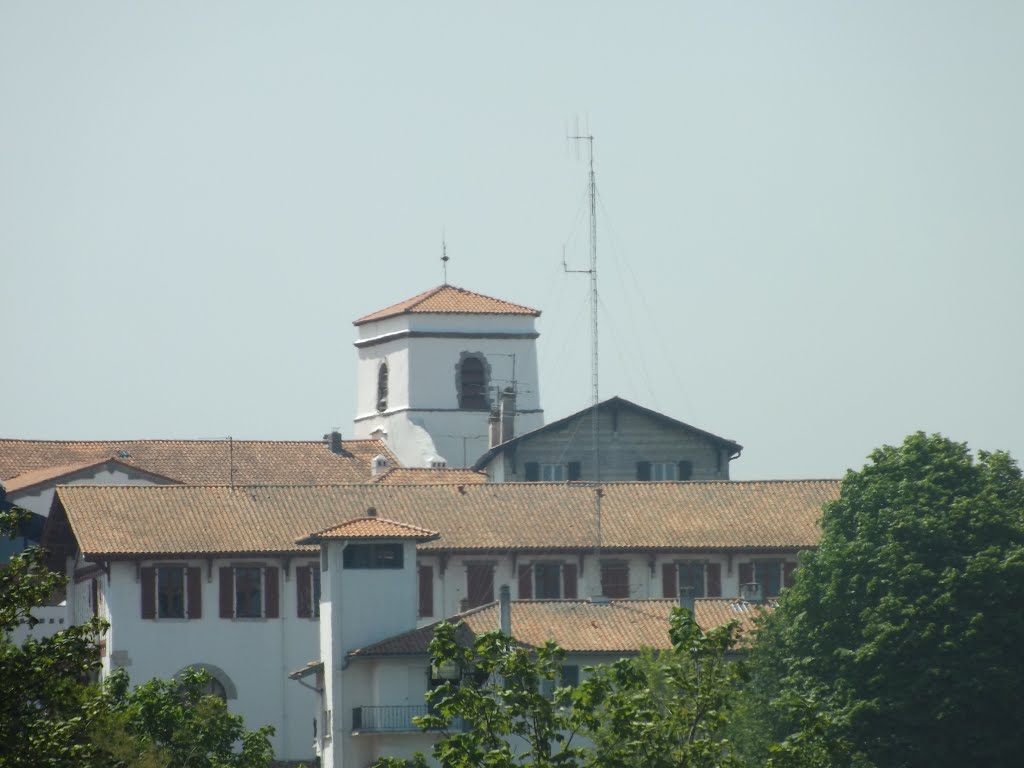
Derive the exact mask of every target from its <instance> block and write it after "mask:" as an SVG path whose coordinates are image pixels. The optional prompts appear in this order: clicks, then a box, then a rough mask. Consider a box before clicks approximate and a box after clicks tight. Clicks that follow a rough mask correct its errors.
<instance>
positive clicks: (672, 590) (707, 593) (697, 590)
mask: <svg viewBox="0 0 1024 768" xmlns="http://www.w3.org/2000/svg"><path fill="white" fill-rule="evenodd" d="M661 581H662V596H663V597H671V598H677V597H679V588H680V587H689V588H690V589H691V590H692V591H691V592H690V595H692V596H693V597H721V596H722V564H721V563H708V562H702V561H683V562H679V563H665V564H663V565H662V566H661Z"/></svg>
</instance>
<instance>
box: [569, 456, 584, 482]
mask: <svg viewBox="0 0 1024 768" xmlns="http://www.w3.org/2000/svg"><path fill="white" fill-rule="evenodd" d="M580 477H582V474H581V468H580V463H579V462H578V461H570V462H569V480H570V482H571V481H573V480H579V479H580Z"/></svg>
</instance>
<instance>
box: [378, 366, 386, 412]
mask: <svg viewBox="0 0 1024 768" xmlns="http://www.w3.org/2000/svg"><path fill="white" fill-rule="evenodd" d="M387 409H388V364H387V363H381V364H380V368H378V369H377V411H378V412H380V413H383V412H384V411H386V410H387Z"/></svg>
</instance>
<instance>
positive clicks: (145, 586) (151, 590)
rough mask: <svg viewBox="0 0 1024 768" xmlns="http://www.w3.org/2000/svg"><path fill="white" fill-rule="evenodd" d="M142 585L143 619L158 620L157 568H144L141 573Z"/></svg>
mask: <svg viewBox="0 0 1024 768" xmlns="http://www.w3.org/2000/svg"><path fill="white" fill-rule="evenodd" d="M139 581H140V582H141V583H142V618H144V619H155V618H156V568H143V569H142V570H141V571H140V573H139Z"/></svg>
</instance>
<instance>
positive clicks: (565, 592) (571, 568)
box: [562, 563, 577, 600]
mask: <svg viewBox="0 0 1024 768" xmlns="http://www.w3.org/2000/svg"><path fill="white" fill-rule="evenodd" d="M562 581H563V589H562V597H565V598H568V599H570V600H575V599H576V594H577V593H576V563H565V564H564V565H562Z"/></svg>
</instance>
